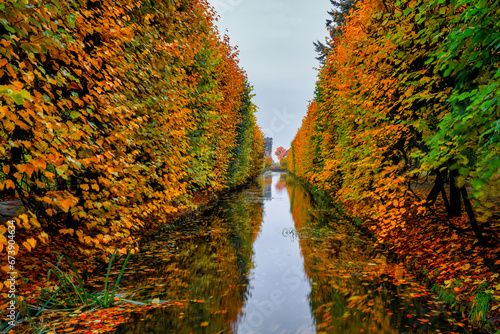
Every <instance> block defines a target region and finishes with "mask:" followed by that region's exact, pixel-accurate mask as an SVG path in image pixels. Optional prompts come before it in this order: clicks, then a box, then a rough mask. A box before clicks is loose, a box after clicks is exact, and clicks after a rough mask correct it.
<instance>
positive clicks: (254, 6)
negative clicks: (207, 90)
mask: <svg viewBox="0 0 500 334" xmlns="http://www.w3.org/2000/svg"><path fill="white" fill-rule="evenodd" d="M209 2H210V3H211V4H212V6H214V7H215V9H216V10H217V12H218V13H219V15H220V18H219V22H218V23H217V25H218V27H219V30H220V32H221V35H224V34H225V33H227V34H228V35H229V37H230V40H231V45H233V46H238V49H239V51H240V54H239V59H240V66H241V67H242V68H243V69H244V70H245V71H246V72H247V75H248V78H249V80H250V83H251V84H252V85H253V86H254V94H256V96H255V97H254V99H253V101H254V103H255V104H256V105H257V107H258V108H259V112H258V113H257V122H258V124H259V125H260V127H261V128H262V130H263V131H264V133H265V134H266V136H269V137H272V138H273V153H274V151H276V148H278V147H280V146H283V147H284V148H286V149H288V148H290V143H291V141H292V140H293V138H294V136H295V133H296V132H297V130H298V129H299V127H300V125H301V123H302V118H303V117H304V116H305V115H306V112H307V105H308V101H310V100H312V99H313V97H314V95H313V94H314V85H315V82H316V76H317V71H316V70H315V69H314V68H317V67H319V63H318V61H317V60H316V59H315V57H316V56H317V54H316V52H315V51H314V46H313V44H312V43H313V41H316V40H321V41H324V39H325V37H326V36H327V31H326V28H325V21H326V19H327V18H328V14H327V11H328V10H330V9H331V5H330V1H328V0H209ZM226 29H227V32H226ZM275 160H276V159H275Z"/></svg>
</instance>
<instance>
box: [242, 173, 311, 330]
mask: <svg viewBox="0 0 500 334" xmlns="http://www.w3.org/2000/svg"><path fill="white" fill-rule="evenodd" d="M280 177H281V175H280V174H279V173H273V176H272V186H273V187H271V189H272V188H275V189H278V188H279V187H278V185H280V184H281V185H282V186H285V187H286V185H285V184H284V182H283V180H282V179H281V180H280ZM283 189H284V187H283ZM293 227H294V222H293V218H292V215H291V214H290V202H289V199H288V193H287V192H283V191H282V192H281V193H280V192H278V193H277V194H273V196H272V201H269V202H265V203H264V220H263V223H262V227H261V231H260V233H259V236H258V237H257V239H256V240H255V243H254V245H253V250H254V256H253V258H252V261H253V263H254V268H253V269H252V271H251V274H250V282H249V286H250V289H249V293H248V301H247V302H246V303H245V305H244V307H243V310H242V312H241V313H240V315H239V317H238V322H237V324H236V326H235V327H234V328H233V329H235V331H237V332H238V333H244V334H246V333H314V332H315V331H314V328H315V324H314V318H313V316H312V314H311V311H310V308H309V302H308V295H309V294H310V293H311V285H310V282H309V279H308V278H307V275H306V274H305V272H304V261H303V258H302V255H301V253H300V246H299V242H298V239H296V238H295V239H294V238H292V239H290V238H288V237H284V233H283V231H285V230H288V231H290V230H293Z"/></svg>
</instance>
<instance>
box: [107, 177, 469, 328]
mask: <svg viewBox="0 0 500 334" xmlns="http://www.w3.org/2000/svg"><path fill="white" fill-rule="evenodd" d="M273 190H275V193H274V194H273ZM127 273H128V276H127V277H124V279H123V284H120V285H121V287H123V288H125V289H126V290H127V291H135V294H134V295H133V296H132V297H129V298H130V299H133V300H139V301H141V300H143V301H145V300H152V299H156V300H160V301H162V302H163V301H169V302H168V303H165V304H162V307H159V308H154V309H151V310H149V311H142V312H140V313H139V312H136V313H133V314H132V317H131V319H130V321H129V322H128V323H126V324H124V325H121V326H120V328H119V329H118V330H117V333H181V334H183V333H239V334H247V333H280V334H285V333H300V334H302V333H361V332H364V333H431V332H432V333H434V332H436V331H437V330H441V331H442V332H447V333H449V332H457V333H466V332H465V331H464V330H463V329H461V328H460V327H457V326H452V325H450V324H449V323H447V322H446V321H445V320H444V317H443V315H442V314H443V313H442V312H440V311H438V310H437V309H436V307H434V303H433V302H432V301H431V300H429V298H428V296H427V292H426V291H424V290H422V289H418V288H417V287H416V286H415V285H414V284H411V283H410V282H409V281H408V280H407V279H406V277H405V273H404V271H403V270H402V269H400V268H398V266H395V265H389V264H387V263H386V261H385V258H384V256H383V255H382V254H381V253H380V252H378V251H377V249H376V248H374V246H373V245H372V244H371V243H370V242H369V241H367V240H366V238H363V237H362V236H360V235H359V234H358V233H357V230H356V229H355V228H354V227H352V225H351V224H350V223H348V222H345V221H343V220H342V219H341V218H339V216H338V215H337V214H336V213H335V211H330V210H329V209H328V206H325V205H324V204H321V203H315V202H314V200H313V199H312V198H311V196H310V195H309V193H307V192H306V191H305V190H304V188H303V187H302V186H301V185H300V184H298V183H297V182H296V181H294V180H291V179H290V178H287V176H286V174H280V173H268V174H266V175H265V176H263V177H261V178H260V179H259V181H258V183H255V184H252V185H250V186H249V187H248V189H246V190H243V191H240V192H233V193H230V194H228V195H226V196H225V197H223V198H221V199H220V200H219V201H217V202H216V203H215V204H213V205H212V206H211V207H210V208H209V209H208V210H205V211H203V212H202V213H200V214H198V215H196V216H195V217H194V218H193V219H189V220H188V221H187V222H185V223H182V224H177V225H176V226H169V227H164V228H163V229H162V230H160V231H159V232H158V233H157V234H156V235H154V236H153V237H151V238H149V240H146V241H145V242H144V244H143V246H142V247H141V252H140V253H139V254H137V255H135V256H134V257H133V258H131V260H130V262H129V265H128V266H127ZM100 286H102V285H100ZM446 317H447V318H450V317H451V316H450V315H447V316H446Z"/></svg>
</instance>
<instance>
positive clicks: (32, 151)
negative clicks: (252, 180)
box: [0, 0, 263, 247]
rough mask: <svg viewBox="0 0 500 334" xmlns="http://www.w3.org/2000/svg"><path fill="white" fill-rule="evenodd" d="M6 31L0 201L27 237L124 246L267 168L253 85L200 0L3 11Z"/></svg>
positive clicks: (74, 3) (22, 1)
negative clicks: (57, 235)
mask: <svg viewBox="0 0 500 334" xmlns="http://www.w3.org/2000/svg"><path fill="white" fill-rule="evenodd" d="M0 21H1V25H0V35H1V37H0V38H1V40H0V44H1V45H2V47H1V48H0V93H1V97H0V101H1V102H0V103H1V106H0V129H1V132H0V169H1V171H0V190H1V191H2V192H3V194H4V195H11V196H12V195H19V196H20V198H21V199H22V201H23V203H24V205H25V207H26V208H27V209H28V212H27V213H26V214H24V215H22V216H21V220H22V224H23V226H24V227H25V228H31V227H36V228H39V229H41V233H42V235H43V236H45V235H46V234H45V233H49V234H50V232H52V231H54V232H57V231H58V230H61V227H62V230H61V231H62V232H63V233H70V234H73V233H75V235H77V236H78V238H79V239H80V240H81V241H83V242H87V243H93V244H95V245H96V246H97V247H101V246H102V244H103V243H106V242H108V241H111V240H122V241H126V240H127V237H128V236H129V235H130V232H131V230H134V229H140V228H143V227H144V226H147V225H149V224H150V223H151V222H152V220H153V219H154V220H155V222H156V223H161V222H162V220H163V219H164V218H165V217H167V216H168V214H170V213H172V212H175V211H177V210H178V209H179V208H182V207H189V206H191V205H192V195H193V193H195V192H196V191H209V192H217V191H220V190H223V189H224V188H227V187H229V186H233V185H237V184H240V183H242V182H244V180H246V179H247V178H248V177H249V176H251V175H253V174H255V173H257V172H258V171H259V170H260V169H261V167H262V165H263V135H262V133H261V131H260V129H259V128H258V127H257V125H256V121H255V115H254V113H255V110H256V107H255V106H254V105H253V104H252V102H251V96H252V95H251V86H250V85H249V84H248V81H247V78H246V74H245V72H244V71H243V70H242V69H241V68H240V67H239V65H238V60H237V52H236V50H235V49H234V48H233V47H232V46H231V45H230V44H229V41H228V40H227V39H221V38H220V36H219V34H218V32H217V29H216V27H215V26H214V24H213V21H214V13H213V10H212V9H211V8H210V7H209V6H208V4H207V2H206V1H204V0H200V1H188V0H163V1H150V0H143V1H136V2H130V1H124V0H99V1H94V0H84V1H83V0H82V1H78V0H68V1H66V0H64V1H63V0H54V1H50V2H42V1H27V0H19V1H15V0H8V1H6V2H5V3H4V4H2V5H0ZM2 231H3V230H2ZM42 231H43V232H42ZM4 242H5V238H4V237H2V235H1V234H0V247H1V245H2V243H4Z"/></svg>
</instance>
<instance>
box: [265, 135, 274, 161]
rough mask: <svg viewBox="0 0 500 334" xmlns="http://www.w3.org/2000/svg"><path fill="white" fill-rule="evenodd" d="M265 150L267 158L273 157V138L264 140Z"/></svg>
mask: <svg viewBox="0 0 500 334" xmlns="http://www.w3.org/2000/svg"><path fill="white" fill-rule="evenodd" d="M264 149H265V150H264V153H265V155H266V157H272V156H273V138H271V137H266V138H264Z"/></svg>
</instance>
